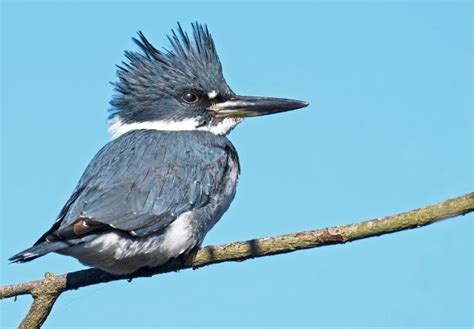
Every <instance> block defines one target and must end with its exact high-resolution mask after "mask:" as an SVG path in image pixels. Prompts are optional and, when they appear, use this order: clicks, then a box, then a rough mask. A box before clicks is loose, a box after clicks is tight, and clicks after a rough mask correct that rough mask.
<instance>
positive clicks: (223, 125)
mask: <svg viewBox="0 0 474 329" xmlns="http://www.w3.org/2000/svg"><path fill="white" fill-rule="evenodd" d="M242 120H243V119H241V118H225V119H223V120H222V121H220V122H219V123H218V124H215V125H206V126H200V122H199V121H198V120H196V119H193V118H189V119H185V120H181V121H166V120H157V121H145V122H134V123H123V122H122V120H121V119H120V117H119V116H118V115H115V116H114V117H112V118H111V119H110V120H109V121H108V124H109V128H108V129H107V131H108V132H109V134H110V135H111V137H112V139H115V138H117V137H119V136H121V135H123V134H125V133H127V132H129V131H132V130H140V129H148V130H161V131H192V130H195V131H208V132H210V133H213V134H214V135H225V134H227V133H229V132H230V131H231V130H232V129H234V128H235V126H237V124H239V123H240V122H241V121H242Z"/></svg>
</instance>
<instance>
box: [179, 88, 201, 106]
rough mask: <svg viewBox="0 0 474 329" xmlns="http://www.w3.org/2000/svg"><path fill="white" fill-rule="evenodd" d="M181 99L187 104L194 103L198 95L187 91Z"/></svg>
mask: <svg viewBox="0 0 474 329" xmlns="http://www.w3.org/2000/svg"><path fill="white" fill-rule="evenodd" d="M181 98H182V99H183V101H184V102H185V103H188V104H193V103H196V102H197V101H198V100H199V96H198V95H196V94H195V93H193V92H189V91H188V92H186V93H184V94H183V96H181Z"/></svg>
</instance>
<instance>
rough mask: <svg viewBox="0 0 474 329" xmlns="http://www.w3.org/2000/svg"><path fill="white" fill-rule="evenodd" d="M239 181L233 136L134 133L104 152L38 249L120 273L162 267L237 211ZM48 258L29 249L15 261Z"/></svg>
mask: <svg viewBox="0 0 474 329" xmlns="http://www.w3.org/2000/svg"><path fill="white" fill-rule="evenodd" d="M238 175H239V163H238V157H237V153H236V152H235V149H234V147H233V146H232V144H231V143H230V141H229V140H228V139H227V138H226V137H225V136H217V135H214V134H211V133H208V132H203V131H155V130H136V131H131V132H129V133H127V134H124V135H122V136H120V137H119V138H117V139H115V140H112V141H111V142H109V143H108V144H107V145H106V146H104V147H103V148H102V149H101V150H100V151H99V152H98V153H97V155H96V156H95V157H94V159H93V160H92V161H91V163H90V164H89V166H88V167H87V169H86V171H85V172H84V174H83V176H82V177H81V179H80V181H79V183H78V185H77V187H76V189H75V191H74V193H73V195H72V196H71V198H70V199H69V200H68V202H67V203H66V205H65V206H64V208H63V209H62V211H61V213H60V215H59V217H58V219H57V221H56V222H55V224H54V225H53V227H52V228H51V229H50V230H48V231H47V232H46V233H45V234H44V235H43V236H42V237H41V238H40V239H39V240H38V242H37V243H36V244H35V246H33V247H32V248H30V249H34V248H35V247H37V249H38V248H40V249H42V250H47V251H46V252H49V251H57V252H60V253H63V254H68V255H72V256H74V257H76V258H78V259H79V260H80V261H82V262H83V263H86V264H88V265H91V266H95V267H99V268H103V269H105V270H107V271H109V272H112V273H117V274H123V273H130V272H133V271H134V270H136V269H138V267H142V266H156V265H159V264H160V263H163V262H165V261H167V260H169V259H170V258H173V257H177V256H178V255H179V254H181V253H183V252H186V251H189V250H190V249H192V248H193V247H195V246H197V245H199V244H200V243H202V240H203V239H204V236H205V234H206V233H207V232H208V231H209V229H211V228H212V226H213V225H214V224H215V223H216V222H217V221H218V220H219V219H220V217H221V216H222V214H223V213H224V212H225V211H226V210H227V208H228V207H229V205H230V202H231V201H232V199H233V197H234V194H235V188H236V183H237V179H238ZM98 233H100V234H98ZM65 243H66V245H68V244H69V245H71V244H72V247H69V245H68V247H66V248H65ZM48 244H49V245H48ZM54 244H56V245H57V248H52V246H53V245H54ZM45 247H46V249H45ZM48 247H49V248H48ZM49 249H53V250H49ZM98 250H99V251H100V252H98ZM143 253H146V254H148V255H153V257H154V258H153V259H148V258H147V259H144V258H143V257H144V256H143V255H142V254H143ZM41 255H42V254H41V253H38V252H36V253H35V250H26V251H25V252H22V253H19V254H18V255H15V256H14V257H13V261H27V260H30V259H34V258H36V257H38V256H41ZM120 263H124V264H126V266H125V267H123V266H122V265H123V264H122V265H120ZM104 264H105V265H104ZM134 264H136V266H135V265H134ZM117 266H118V267H117ZM135 267H137V268H135Z"/></svg>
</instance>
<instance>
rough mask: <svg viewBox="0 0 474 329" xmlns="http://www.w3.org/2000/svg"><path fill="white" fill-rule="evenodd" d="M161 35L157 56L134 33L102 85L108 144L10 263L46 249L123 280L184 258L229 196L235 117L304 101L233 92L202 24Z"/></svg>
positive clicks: (233, 182) (235, 160)
mask: <svg viewBox="0 0 474 329" xmlns="http://www.w3.org/2000/svg"><path fill="white" fill-rule="evenodd" d="M190 35H191V36H190ZM167 37H168V40H169V44H170V48H163V49H162V50H158V49H157V48H155V46H153V45H152V44H151V43H150V42H149V41H148V39H147V38H146V37H145V35H144V34H143V33H142V32H141V31H139V32H138V33H137V36H136V37H134V38H132V40H133V42H134V43H135V44H136V47H137V50H135V51H125V57H126V59H125V60H124V61H122V63H121V64H120V65H117V78H118V79H117V81H116V82H113V83H112V84H113V85H114V94H113V96H112V100H111V101H110V105H111V107H110V109H109V116H108V124H109V126H108V131H109V132H110V134H111V137H112V138H111V140H110V141H109V142H108V143H107V144H106V145H105V146H104V147H103V148H102V149H101V150H100V151H99V152H98V153H97V154H96V155H95V156H94V157H93V159H92V160H91V162H90V163H89V165H88V166H87V167H86V169H85V171H84V173H83V175H82V176H81V178H80V180H79V182H78V184H77V186H76V188H75V189H74V191H73V193H72V195H71V197H70V198H69V199H68V200H67V202H66V203H65V205H64V207H63V208H62V209H61V211H60V212H59V215H58V217H57V218H56V220H55V221H54V223H53V225H52V226H51V228H50V229H49V230H47V231H46V232H45V233H44V234H43V235H42V236H41V237H40V238H39V239H38V240H37V241H36V243H34V245H33V246H32V247H30V248H28V249H26V250H24V251H21V252H19V253H17V254H16V255H14V256H12V257H11V258H9V260H10V261H11V262H13V263H23V262H27V261H31V260H33V259H36V258H38V257H40V256H43V255H46V254H48V253H50V252H56V253H59V254H62V255H67V256H72V257H75V258H76V259H78V260H79V261H80V262H81V263H82V264H84V265H86V266H90V267H95V268H99V269H101V270H103V271H105V272H108V273H111V274H114V275H128V274H132V273H134V272H136V271H138V270H140V269H142V268H153V267H157V266H160V265H163V264H166V263H167V262H169V261H170V260H172V259H175V258H177V257H179V256H181V255H186V254H188V253H189V252H191V251H192V250H193V249H195V248H198V247H199V246H201V244H202V242H203V240H204V237H205V236H206V234H207V233H208V232H209V230H210V229H211V228H212V227H213V226H214V225H215V224H216V223H217V222H218V221H219V220H220V218H221V217H222V215H223V214H224V212H225V211H226V210H227V209H228V208H229V205H230V204H231V202H232V200H233V199H234V196H235V193H236V186H237V182H238V179H239V175H240V164H239V157H238V153H237V151H236V149H235V147H234V146H233V144H232V143H231V142H230V140H229V139H228V137H227V136H228V134H229V133H230V132H231V131H232V130H233V129H234V128H235V126H237V125H238V124H239V123H240V122H242V120H243V119H244V118H248V117H255V116H263V115H269V114H274V113H280V112H285V111H290V110H296V109H299V108H303V107H306V106H308V105H309V104H308V103H307V102H305V101H299V100H293V99H285V98H274V97H253V96H240V95H237V94H236V93H234V92H233V91H232V89H231V88H230V87H229V85H228V84H227V82H226V80H225V79H224V76H223V70H222V65H221V62H220V59H219V56H218V54H217V51H216V47H215V43H214V40H213V37H212V35H211V34H210V32H209V30H208V28H207V25H205V24H201V23H198V22H193V23H191V32H190V34H188V32H185V31H184V30H183V28H182V26H181V24H180V23H179V22H178V24H177V28H176V29H172V30H171V33H170V34H169V35H168V36H167Z"/></svg>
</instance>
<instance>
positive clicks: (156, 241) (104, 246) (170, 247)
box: [60, 212, 201, 274]
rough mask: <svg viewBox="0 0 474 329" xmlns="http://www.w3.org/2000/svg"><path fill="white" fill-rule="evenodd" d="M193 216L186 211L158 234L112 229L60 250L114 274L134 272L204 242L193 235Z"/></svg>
mask: <svg viewBox="0 0 474 329" xmlns="http://www.w3.org/2000/svg"><path fill="white" fill-rule="evenodd" d="M191 216H192V213H191V212H185V213H183V214H182V215H180V216H179V217H178V218H177V219H176V220H175V221H174V222H172V223H171V224H170V225H169V226H168V228H167V229H166V230H165V231H164V232H160V233H159V234H157V235H152V236H149V237H143V238H134V237H131V236H130V235H129V234H127V233H122V232H118V231H115V232H109V233H104V234H102V235H100V236H98V237H97V238H95V239H94V240H92V241H89V242H86V243H82V244H79V245H76V246H73V247H70V248H67V249H63V250H61V251H60V253H61V254H64V255H69V256H73V257H75V258H77V259H78V260H79V261H80V262H81V263H83V264H85V265H89V266H92V267H97V268H100V269H102V270H104V271H107V272H110V273H113V274H130V273H133V272H135V271H137V270H138V269H140V268H142V267H155V266H159V265H162V264H165V263H166V262H168V261H169V260H170V259H172V258H176V257H178V256H179V255H181V254H183V253H185V252H187V251H190V250H191V249H192V248H194V247H195V246H196V245H198V244H199V243H201V241H199V240H198V238H197V237H195V235H194V234H193V231H192V228H191V222H190V220H191Z"/></svg>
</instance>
